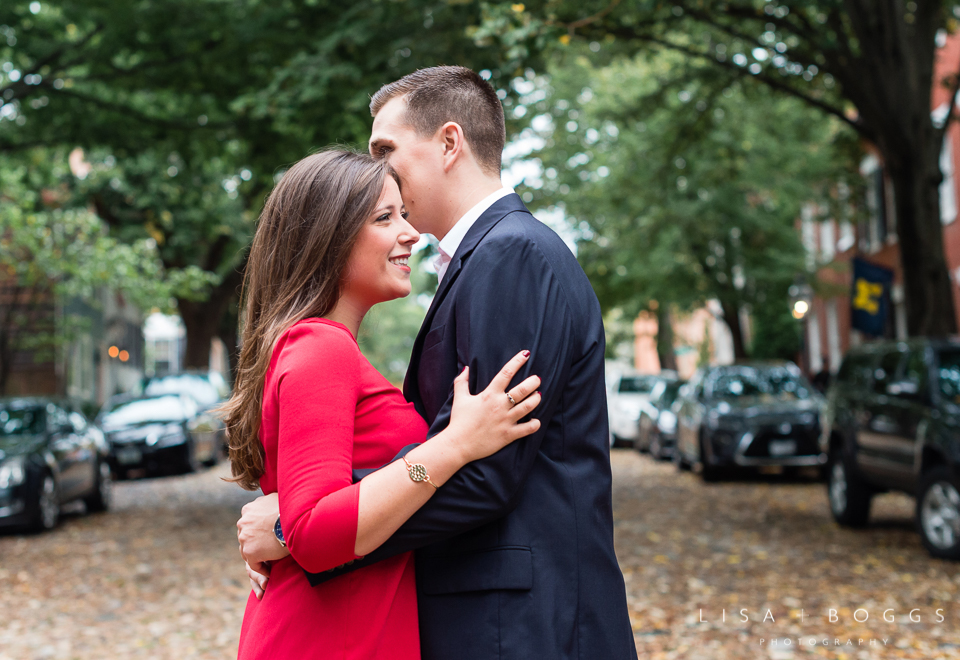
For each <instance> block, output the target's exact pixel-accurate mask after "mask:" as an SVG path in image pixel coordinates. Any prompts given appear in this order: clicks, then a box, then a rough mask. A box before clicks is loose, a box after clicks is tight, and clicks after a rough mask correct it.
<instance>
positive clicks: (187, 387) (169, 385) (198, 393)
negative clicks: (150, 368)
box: [143, 374, 222, 406]
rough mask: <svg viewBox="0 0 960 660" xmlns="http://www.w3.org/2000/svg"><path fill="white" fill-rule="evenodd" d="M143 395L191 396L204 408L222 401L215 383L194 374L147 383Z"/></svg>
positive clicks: (158, 379) (178, 375) (166, 377)
mask: <svg viewBox="0 0 960 660" xmlns="http://www.w3.org/2000/svg"><path fill="white" fill-rule="evenodd" d="M143 393H144V394H146V395H148V396H157V395H160V394H180V393H183V394H189V395H190V396H192V397H193V398H194V399H195V400H196V401H197V403H199V404H200V405H202V406H212V405H213V404H215V403H218V402H219V401H220V400H221V399H222V397H221V396H220V392H219V391H218V390H217V388H216V386H214V385H213V383H211V382H210V381H208V380H207V379H205V378H203V377H202V376H197V375H194V374H177V375H175V376H164V377H163V378H155V379H153V380H151V381H150V382H149V383H147V386H146V388H144V391H143Z"/></svg>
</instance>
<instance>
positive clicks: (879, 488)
mask: <svg viewBox="0 0 960 660" xmlns="http://www.w3.org/2000/svg"><path fill="white" fill-rule="evenodd" d="M820 444H821V447H822V448H823V449H824V450H825V451H827V452H828V454H829V463H828V468H827V492H828V495H829V498H830V510H831V511H832V512H833V517H834V518H835V519H836V520H837V522H838V523H840V524H841V525H846V526H849V527H859V526H862V525H865V524H866V522H867V520H868V518H869V516H870V499H871V498H872V497H873V495H874V494H876V493H879V492H885V491H889V490H898V491H903V492H905V493H908V494H911V495H915V496H916V499H917V508H916V521H917V529H918V531H919V532H920V537H921V538H922V539H923V544H924V545H925V546H926V548H927V550H929V551H930V554H931V555H933V556H934V557H941V558H945V559H960V478H958V476H960V340H957V339H953V340H947V339H943V340H930V339H918V340H911V341H908V342H895V343H891V342H884V343H876V344H869V345H866V346H862V347H858V348H855V349H852V350H851V351H850V352H849V353H848V354H847V356H846V358H845V359H844V361H843V365H842V366H841V367H840V371H839V373H838V374H837V378H836V381H835V382H834V385H833V386H832V387H831V388H830V390H829V392H828V397H827V410H826V414H825V416H824V426H823V434H822V435H821V438H820Z"/></svg>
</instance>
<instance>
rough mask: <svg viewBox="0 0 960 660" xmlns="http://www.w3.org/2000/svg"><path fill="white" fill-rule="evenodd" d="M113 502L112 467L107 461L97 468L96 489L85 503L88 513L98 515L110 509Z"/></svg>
mask: <svg viewBox="0 0 960 660" xmlns="http://www.w3.org/2000/svg"><path fill="white" fill-rule="evenodd" d="M112 501H113V475H112V474H111V473H110V465H109V464H107V462H106V461H102V462H100V464H99V465H98V467H97V483H96V487H95V489H94V491H93V493H91V494H90V495H89V496H88V497H85V498H84V500H83V502H84V504H86V506H87V513H96V512H99V511H106V510H107V509H109V508H110V504H111V502H112Z"/></svg>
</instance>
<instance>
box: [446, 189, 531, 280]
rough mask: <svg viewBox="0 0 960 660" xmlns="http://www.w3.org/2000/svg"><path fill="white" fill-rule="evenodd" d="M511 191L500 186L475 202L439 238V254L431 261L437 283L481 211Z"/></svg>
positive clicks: (481, 213)
mask: <svg viewBox="0 0 960 660" xmlns="http://www.w3.org/2000/svg"><path fill="white" fill-rule="evenodd" d="M512 192H513V188H501V189H500V190H497V191H496V192H492V193H490V194H489V195H487V196H486V197H484V198H483V199H481V200H480V201H479V202H477V204H476V205H475V206H474V207H473V208H471V209H470V210H469V211H467V212H466V213H464V214H463V217H462V218H460V219H459V220H457V224H455V225H454V226H453V227H451V228H450V231H448V232H447V235H446V236H444V237H443V240H441V241H440V244H439V245H438V246H437V249H438V250H439V251H440V254H439V255H437V258H436V260H435V261H434V262H433V263H434V266H436V269H437V282H438V283H439V282H442V281H443V276H444V275H445V274H446V272H447V266H449V265H450V262H451V261H452V260H453V255H455V254H456V253H457V248H458V247H460V243H461V242H462V241H463V237H464V236H466V235H467V232H468V231H470V227H472V226H473V223H475V222H476V221H477V220H479V219H480V216H481V215H483V212H484V211H486V210H487V209H488V208H490V207H491V206H493V204H494V202H496V201H497V200H498V199H502V198H503V197H506V196H507V195H509V194H510V193H512Z"/></svg>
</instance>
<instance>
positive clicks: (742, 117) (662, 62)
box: [519, 48, 853, 358]
mask: <svg viewBox="0 0 960 660" xmlns="http://www.w3.org/2000/svg"><path fill="white" fill-rule="evenodd" d="M590 55H591V53H590V52H589V49H587V48H583V49H576V50H572V51H571V52H570V53H568V54H567V56H565V57H564V58H563V59H562V60H561V61H558V62H557V63H556V64H555V65H554V67H553V68H552V69H551V70H550V75H549V76H548V77H546V78H544V79H543V80H542V81H541V83H540V84H539V85H537V84H531V85H530V86H529V87H527V88H525V89H527V90H528V93H527V95H526V97H521V102H524V100H525V98H526V99H527V100H528V102H527V104H526V105H525V106H524V111H520V113H519V114H524V115H526V114H527V113H530V114H536V116H535V117H534V119H533V120H532V121H531V125H532V126H533V127H534V130H535V128H536V127H539V131H537V133H538V134H539V137H540V138H541V139H542V140H543V148H542V149H540V150H539V151H537V152H536V156H537V157H538V158H539V159H540V160H541V163H542V166H543V168H544V170H543V172H544V175H543V179H542V181H532V182H530V183H531V186H530V189H529V190H528V191H526V195H527V197H528V199H529V200H530V201H531V202H534V203H539V204H550V203H553V204H561V205H562V206H563V208H564V209H565V212H566V213H567V216H568V219H569V220H570V221H571V222H572V223H573V224H574V225H579V226H580V230H581V232H582V233H583V235H584V238H585V240H582V241H581V242H580V244H579V253H578V256H579V259H580V261H581V263H582V264H583V266H584V270H585V271H586V273H587V275H588V276H589V277H590V279H591V282H592V283H593V285H594V288H595V290H596V291H597V294H598V296H599V298H600V301H601V304H602V305H603V306H604V308H606V309H610V308H612V307H623V308H624V309H625V311H626V312H627V313H628V314H631V315H635V314H636V313H637V312H638V311H639V310H640V309H643V308H649V309H650V310H651V311H658V310H660V309H663V311H666V310H667V309H669V308H670V307H671V306H674V307H679V308H680V309H689V308H691V307H693V306H699V305H702V304H703V303H704V302H706V301H707V300H709V299H716V300H718V301H719V302H720V305H721V307H722V309H723V320H724V321H725V323H726V324H727V326H728V327H729V328H730V331H731V334H732V336H733V342H734V352H735V355H736V357H737V358H744V357H746V356H747V355H748V353H749V342H748V339H747V333H746V332H745V328H743V327H742V326H741V312H746V311H749V310H750V309H751V308H753V307H757V306H762V307H771V308H774V309H779V310H781V312H782V314H781V317H782V315H783V314H787V313H788V302H787V298H788V289H789V286H790V284H791V283H792V282H793V280H794V278H795V277H796V276H797V275H798V274H799V273H802V272H803V271H804V269H805V263H804V253H803V248H802V246H801V245H800V241H799V236H798V232H797V230H796V224H795V223H796V219H797V218H798V217H799V215H800V210H801V207H802V205H803V204H805V203H813V202H818V201H819V202H820V203H821V204H822V205H824V206H829V205H831V204H833V203H834V202H833V199H832V197H831V194H832V193H833V192H834V191H835V188H836V184H837V182H838V181H840V180H841V179H842V178H843V177H845V176H846V178H850V172H851V170H852V169H853V164H852V162H851V159H850V158H848V157H847V155H849V154H850V153H851V151H852V150H850V149H849V148H848V147H849V144H847V143H849V139H847V140H846V141H845V138H849V137H850V134H849V132H847V131H846V129H844V127H843V125H842V124H841V123H840V122H838V121H836V120H831V119H828V118H826V117H823V116H822V115H821V114H819V113H817V112H815V111H812V110H810V109H808V108H806V107H805V106H803V104H801V103H799V102H798V101H796V100H795V99H789V98H784V97H781V96H778V95H776V94H773V93H771V92H770V91H768V90H766V89H764V88H758V87H754V86H749V87H748V86H744V85H742V84H741V83H740V82H738V81H737V80H736V79H734V78H732V77H729V76H717V75H702V74H704V73H708V72H709V71H707V70H701V71H699V72H694V73H699V74H701V75H690V74H691V70H690V69H689V68H687V67H684V66H681V65H682V62H681V61H680V60H679V58H678V57H677V56H676V55H673V54H661V55H650V56H637V57H635V58H630V59H625V58H621V59H616V60H614V61H611V62H607V61H605V60H604V59H603V58H598V61H596V62H595V61H592V60H591V58H590V57H589V56H590ZM709 73H712V72H709ZM548 81H549V82H548ZM521 87H523V86H522V85H521ZM527 108H529V110H528V109H527ZM538 198H539V199H538ZM661 316H663V314H661ZM768 316H769V314H768ZM764 318H766V317H764ZM773 325H774V326H776V323H774V324H773ZM790 341H793V345H794V346H796V335H795V333H794V335H793V337H792V339H791V340H790Z"/></svg>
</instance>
